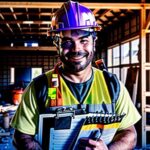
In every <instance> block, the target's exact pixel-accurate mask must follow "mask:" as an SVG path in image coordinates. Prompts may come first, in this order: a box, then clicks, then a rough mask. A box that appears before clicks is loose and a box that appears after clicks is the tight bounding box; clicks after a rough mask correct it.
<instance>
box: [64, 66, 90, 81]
mask: <svg viewBox="0 0 150 150" xmlns="http://www.w3.org/2000/svg"><path fill="white" fill-rule="evenodd" d="M62 75H63V77H64V78H65V79H67V80H69V81H70V82H74V83H83V82H86V81H87V80H89V79H90V77H91V76H92V67H91V64H90V65H89V66H87V68H86V69H84V70H82V71H80V72H74V73H70V72H66V71H64V72H63V74H62Z"/></svg>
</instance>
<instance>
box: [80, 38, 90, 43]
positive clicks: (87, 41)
mask: <svg viewBox="0 0 150 150" xmlns="http://www.w3.org/2000/svg"><path fill="white" fill-rule="evenodd" d="M80 42H81V43H82V44H88V43H89V40H88V38H83V39H81V41H80Z"/></svg>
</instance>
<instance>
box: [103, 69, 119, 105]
mask: <svg viewBox="0 0 150 150" xmlns="http://www.w3.org/2000/svg"><path fill="white" fill-rule="evenodd" d="M103 75H104V78H105V81H106V84H107V87H108V90H109V94H110V97H111V100H112V103H116V101H117V100H118V97H119V93H120V83H119V80H118V78H117V76H116V75H115V74H112V73H110V72H108V71H107V70H103Z"/></svg>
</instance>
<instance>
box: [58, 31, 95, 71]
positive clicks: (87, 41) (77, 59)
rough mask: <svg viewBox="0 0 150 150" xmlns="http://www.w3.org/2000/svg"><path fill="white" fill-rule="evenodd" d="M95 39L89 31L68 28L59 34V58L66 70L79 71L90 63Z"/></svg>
mask: <svg viewBox="0 0 150 150" xmlns="http://www.w3.org/2000/svg"><path fill="white" fill-rule="evenodd" d="M94 43H95V40H94V38H93V36H92V34H91V33H90V32H89V31H85V30H69V31H63V32H61V34H60V47H59V50H60V59H61V61H62V63H63V65H64V69H65V70H66V71H68V72H72V73H73V72H79V71H82V70H84V69H85V68H86V67H87V66H89V65H91V62H92V59H93V56H94V45H95V44H94Z"/></svg>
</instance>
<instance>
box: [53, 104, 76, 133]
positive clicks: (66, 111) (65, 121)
mask: <svg viewBox="0 0 150 150" xmlns="http://www.w3.org/2000/svg"><path fill="white" fill-rule="evenodd" d="M74 117H75V110H74V109H73V108H72V107H68V108H66V107H61V108H58V109H57V110H56V116H55V117H54V119H55V121H54V129H55V130H62V129H70V127H71V122H72V118H74Z"/></svg>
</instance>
